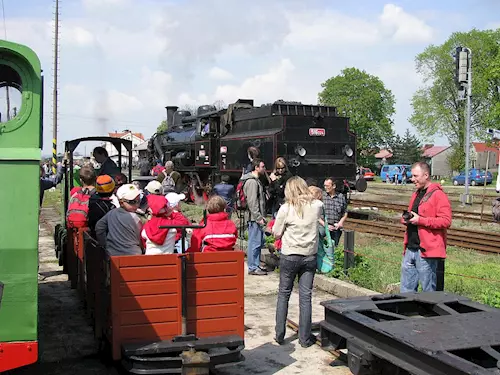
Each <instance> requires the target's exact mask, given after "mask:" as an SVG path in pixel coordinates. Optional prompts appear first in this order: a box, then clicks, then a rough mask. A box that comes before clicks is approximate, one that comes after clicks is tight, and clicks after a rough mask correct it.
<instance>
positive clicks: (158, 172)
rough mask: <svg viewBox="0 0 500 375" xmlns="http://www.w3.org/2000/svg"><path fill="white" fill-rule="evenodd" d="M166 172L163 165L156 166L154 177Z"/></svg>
mask: <svg viewBox="0 0 500 375" xmlns="http://www.w3.org/2000/svg"><path fill="white" fill-rule="evenodd" d="M164 170H165V167H164V166H163V165H156V166H154V167H153V170H152V172H153V176H155V177H156V176H158V175H159V174H160V173H161V172H163V171H164Z"/></svg>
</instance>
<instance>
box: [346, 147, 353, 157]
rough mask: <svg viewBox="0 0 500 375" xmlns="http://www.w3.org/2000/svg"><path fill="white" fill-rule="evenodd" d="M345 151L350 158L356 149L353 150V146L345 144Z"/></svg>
mask: <svg viewBox="0 0 500 375" xmlns="http://www.w3.org/2000/svg"><path fill="white" fill-rule="evenodd" d="M344 153H345V154H346V156H347V157H348V158H350V157H352V155H353V154H354V151H352V148H351V147H350V146H349V145H345V146H344Z"/></svg>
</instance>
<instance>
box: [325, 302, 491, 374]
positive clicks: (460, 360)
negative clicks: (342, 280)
mask: <svg viewBox="0 0 500 375" xmlns="http://www.w3.org/2000/svg"><path fill="white" fill-rule="evenodd" d="M321 305H322V306H324V307H325V320H324V321H322V322H321V323H320V325H321V341H322V347H324V348H325V349H330V350H331V349H334V350H338V349H345V348H347V349H348V364H349V368H350V370H351V371H352V372H353V374H354V375H364V374H366V375H369V374H393V373H394V374H406V373H409V374H415V375H445V374H446V375H462V374H464V375H465V374H475V375H491V374H495V375H500V310H499V309H494V308H491V307H488V306H485V305H482V304H479V303H475V302H472V301H470V300H469V299H468V298H465V297H461V296H458V295H454V294H450V293H445V292H429V293H404V294H395V295H377V296H367V297H359V298H352V299H344V300H333V301H325V302H322V303H321Z"/></svg>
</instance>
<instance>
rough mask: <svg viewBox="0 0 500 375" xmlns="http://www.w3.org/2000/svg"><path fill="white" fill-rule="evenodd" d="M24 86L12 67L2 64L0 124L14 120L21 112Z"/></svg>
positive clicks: (0, 76)
mask: <svg viewBox="0 0 500 375" xmlns="http://www.w3.org/2000/svg"><path fill="white" fill-rule="evenodd" d="M22 93H23V85H22V80H21V76H20V75H19V73H18V72H17V71H16V70H15V69H13V68H12V67H10V66H8V65H4V64H0V122H8V121H10V120H12V119H14V118H15V117H16V116H17V115H18V114H19V112H20V110H21V105H22Z"/></svg>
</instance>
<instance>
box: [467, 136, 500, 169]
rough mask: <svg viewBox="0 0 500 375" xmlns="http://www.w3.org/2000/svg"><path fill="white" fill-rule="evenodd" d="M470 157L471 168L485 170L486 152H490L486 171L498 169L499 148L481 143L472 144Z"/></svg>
mask: <svg viewBox="0 0 500 375" xmlns="http://www.w3.org/2000/svg"><path fill="white" fill-rule="evenodd" d="M472 146H473V149H472V155H471V162H472V167H473V168H479V169H486V160H487V159H488V152H490V159H489V162H488V169H489V170H492V169H496V168H497V167H498V157H499V146H500V145H488V144H486V143H481V142H472Z"/></svg>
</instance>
